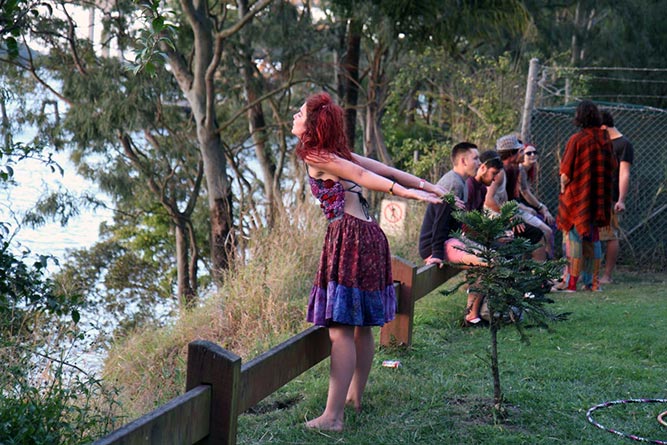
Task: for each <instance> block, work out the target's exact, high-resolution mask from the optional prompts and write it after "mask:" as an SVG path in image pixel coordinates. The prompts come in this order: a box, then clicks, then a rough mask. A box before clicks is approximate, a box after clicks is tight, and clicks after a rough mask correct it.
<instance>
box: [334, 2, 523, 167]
mask: <svg viewBox="0 0 667 445" xmlns="http://www.w3.org/2000/svg"><path fill="white" fill-rule="evenodd" d="M334 3H335V4H336V5H338V6H339V8H340V11H341V12H340V14H342V15H343V17H345V18H346V20H347V22H346V23H347V24H348V25H349V26H348V27H347V32H348V36H349V37H348V39H347V42H348V44H347V46H345V47H344V48H345V50H344V53H345V56H344V58H343V60H344V61H345V62H344V63H345V66H344V67H343V69H341V70H340V72H342V73H343V75H347V76H348V81H347V82H346V84H347V85H348V87H347V88H352V87H354V88H356V87H358V88H359V89H360V91H361V94H360V96H361V99H360V103H358V104H354V103H351V102H352V100H353V99H349V102H350V103H347V104H346V105H347V106H348V107H350V108H357V109H359V110H362V117H361V119H360V121H361V122H362V128H363V146H364V153H365V154H366V155H375V156H377V157H378V158H380V159H381V160H382V161H383V162H386V163H392V156H391V154H390V152H389V150H388V148H387V146H386V142H385V140H384V133H383V130H382V122H383V118H384V116H385V113H386V111H387V101H388V98H389V96H390V95H391V88H392V83H391V81H392V80H393V79H394V78H395V77H396V76H397V74H398V73H399V71H400V69H401V68H402V67H403V66H404V65H405V63H406V57H408V55H409V54H410V51H417V52H419V51H422V50H424V49H425V48H428V47H434V46H435V47H442V48H445V50H446V51H445V52H444V53H443V54H448V55H450V56H452V57H456V56H457V55H459V54H461V53H462V52H465V51H469V50H471V49H474V48H476V47H477V46H479V45H482V44H483V43H484V42H486V41H487V40H488V41H489V42H492V41H493V39H494V38H496V37H497V36H498V35H499V34H501V33H502V32H504V31H505V30H506V29H511V30H513V31H514V32H516V33H520V32H521V31H522V30H523V29H524V28H525V26H526V24H527V15H526V12H525V10H524V9H523V7H522V3H521V2H518V1H516V0H492V1H483V2H477V1H476V2H442V1H436V0H419V1H406V0H392V1H382V2H380V1H376V0H367V1H350V0H341V1H336V2H334ZM359 31H360V35H361V38H360V44H359V47H360V51H359V52H360V57H359V67H358V73H359V76H358V82H357V79H356V77H354V73H355V68H354V67H353V66H352V65H353V64H354V60H353V59H352V58H351V57H350V54H351V52H353V51H354V49H355V46H354V45H355V39H354V38H353V37H354V36H355V35H356V34H355V33H357V32H359ZM343 41H345V40H344V39H343ZM344 89H345V86H343V87H342V88H341V90H344ZM343 93H344V94H345V97H348V98H349V97H353V96H348V95H347V93H346V92H345V91H343Z"/></svg>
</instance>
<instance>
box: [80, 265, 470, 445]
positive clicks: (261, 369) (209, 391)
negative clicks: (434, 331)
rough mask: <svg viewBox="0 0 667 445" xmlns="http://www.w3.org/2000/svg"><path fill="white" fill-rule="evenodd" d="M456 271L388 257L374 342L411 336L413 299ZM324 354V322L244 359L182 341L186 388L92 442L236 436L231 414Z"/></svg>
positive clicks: (117, 444)
mask: <svg viewBox="0 0 667 445" xmlns="http://www.w3.org/2000/svg"><path fill="white" fill-rule="evenodd" d="M458 272H459V270H458V269H453V268H451V267H444V268H439V267H437V266H435V265H430V266H423V267H417V266H416V265H414V264H413V263H411V262H409V261H406V260H403V259H402V258H398V257H394V258H392V274H393V277H394V281H395V289H396V297H397V303H398V305H397V311H396V318H395V319H394V320H392V321H391V322H389V323H387V324H385V325H384V326H383V327H382V328H381V329H380V344H381V345H383V346H405V347H409V346H410V345H411V344H412V328H413V322H414V307H415V302H416V301H417V300H419V299H420V298H422V297H424V296H425V295H427V294H428V293H430V292H431V291H433V290H434V289H436V288H438V287H439V286H440V285H441V284H443V283H444V282H446V281H447V280H449V279H450V278H451V277H453V276H454V275H456V274H457V273H458ZM330 354H331V344H330V341H329V333H328V330H327V329H326V328H323V327H319V326H313V327H311V328H309V329H306V330H305V331H303V332H301V333H299V334H297V335H295V336H294V337H291V338H289V339H288V340H286V341H285V342H283V343H281V344H280V345H278V346H276V347H274V348H271V349H270V350H268V351H267V352H265V353H263V354H261V355H260V356H258V357H256V358H254V359H253V360H251V361H249V362H248V363H246V364H242V363H241V357H239V356H237V355H236V354H234V353H232V352H230V351H227V350H226V349H224V348H222V347H220V346H219V345H217V344H215V343H212V342H209V341H204V340H198V341H193V342H192V343H190V344H189V345H188V362H187V381H186V393H185V394H183V395H182V396H179V397H176V398H174V399H172V400H171V401H169V402H167V403H166V404H165V405H163V406H161V407H159V408H158V409H156V410H155V411H152V412H150V413H148V414H146V415H144V416H142V417H141V418H139V419H137V420H135V421H133V422H131V423H129V424H127V425H125V426H123V427H122V428H120V429H118V430H116V431H114V432H113V433H111V434H110V435H108V436H106V437H104V438H102V439H100V440H98V441H96V442H94V444H93V445H140V444H141V445H148V444H150V445H157V444H159V445H171V444H173V445H194V444H210V445H212V444H224V445H232V444H235V443H236V432H237V424H238V416H239V415H240V414H241V413H243V412H245V411H247V410H248V409H250V408H252V407H253V406H255V405H256V404H257V403H259V402H260V401H262V400H263V399H265V398H266V397H268V396H269V395H271V394H273V393H274V392H276V391H277V390H278V389H280V388H282V387H283V386H285V385H286V384H287V383H289V382H290V381H292V380H293V379H295V378H296V377H298V376H299V375H301V374H302V373H304V372H305V371H307V370H308V369H310V368H312V367H313V366H315V365H316V364H318V363H320V362H321V361H322V360H324V359H326V358H327V357H329V355H330Z"/></svg>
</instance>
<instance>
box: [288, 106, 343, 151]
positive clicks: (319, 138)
mask: <svg viewBox="0 0 667 445" xmlns="http://www.w3.org/2000/svg"><path fill="white" fill-rule="evenodd" d="M296 154H297V156H298V157H299V158H301V159H306V158H308V157H311V156H316V157H323V158H325V159H326V158H328V157H329V155H332V154H334V155H336V156H340V157H341V158H344V159H347V160H349V161H351V160H352V152H351V151H350V147H349V145H348V141H347V133H346V132H345V119H344V115H343V109H342V108H341V107H340V106H338V105H336V104H335V103H334V102H333V101H332V100H331V96H329V94H328V93H317V94H313V95H312V96H310V97H309V98H308V99H306V128H305V130H304V132H303V134H302V135H301V137H300V138H299V142H298V143H297V145H296Z"/></svg>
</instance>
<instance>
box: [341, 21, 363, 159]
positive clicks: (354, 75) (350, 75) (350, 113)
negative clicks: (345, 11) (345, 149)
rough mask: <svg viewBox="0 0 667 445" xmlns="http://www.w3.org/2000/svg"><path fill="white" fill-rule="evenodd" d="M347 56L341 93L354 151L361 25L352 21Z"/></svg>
mask: <svg viewBox="0 0 667 445" xmlns="http://www.w3.org/2000/svg"><path fill="white" fill-rule="evenodd" d="M345 46H346V48H345V55H344V56H343V59H342V60H341V67H340V68H341V69H340V70H341V72H342V76H341V88H340V90H341V93H342V97H343V98H344V102H345V131H346V132H347V140H348V142H349V144H350V149H352V150H354V141H355V133H356V124H357V105H358V101H359V58H360V57H361V23H360V22H359V21H358V20H357V19H354V18H353V19H350V21H349V22H348V26H347V39H346V45H345Z"/></svg>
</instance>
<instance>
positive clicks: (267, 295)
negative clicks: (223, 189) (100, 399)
mask: <svg viewBox="0 0 667 445" xmlns="http://www.w3.org/2000/svg"><path fill="white" fill-rule="evenodd" d="M277 221H278V222H277V223H276V226H275V227H274V228H273V229H272V230H270V231H269V230H261V231H257V232H256V233H253V234H252V236H251V237H250V240H249V242H248V245H247V251H246V255H245V257H246V262H245V263H244V264H241V263H240V261H241V260H238V261H239V262H237V263H235V264H233V265H232V267H231V268H230V270H229V271H227V272H226V273H225V274H224V281H223V283H224V284H223V285H222V286H221V287H220V288H219V289H218V290H217V292H216V293H215V294H213V295H211V296H210V297H207V298H206V299H205V301H203V302H202V303H201V304H200V305H199V306H198V307H196V308H194V309H192V310H191V311H189V312H187V313H182V314H180V316H179V317H178V319H177V320H176V321H175V322H174V323H173V324H171V325H169V326H165V327H148V328H144V329H141V330H138V331H136V332H134V333H132V334H129V335H128V336H126V337H125V338H123V339H119V340H117V341H116V343H115V344H114V346H113V347H112V348H111V350H110V351H109V354H108V356H107V359H106V361H105V364H104V370H103V376H104V378H105V379H106V380H108V381H110V383H113V384H114V385H116V386H117V387H119V388H120V391H121V393H120V400H119V402H120V404H121V410H122V412H123V415H124V416H126V419H124V420H125V421H127V420H131V419H133V418H136V417H138V416H140V415H143V414H145V413H147V412H149V411H151V410H153V409H155V407H157V406H159V405H160V404H163V403H164V402H166V401H168V400H169V399H171V398H173V397H175V396H176V395H178V394H182V393H183V391H184V388H185V370H186V361H187V345H188V343H190V342H192V341H194V340H200V339H201V340H208V341H212V342H214V343H217V344H220V345H221V346H222V347H224V348H225V349H228V350H230V351H232V352H234V353H235V354H237V355H239V356H240V357H242V359H243V361H244V362H245V361H248V360H249V359H251V358H252V357H254V356H256V355H258V354H259V353H262V352H264V351H266V350H268V349H269V348H270V347H272V346H274V345H276V344H278V343H280V342H281V341H283V340H285V339H287V338H289V337H291V336H292V335H294V334H296V333H298V332H300V331H302V330H303V329H305V328H306V322H305V307H306V303H307V298H308V294H309V291H310V287H311V285H312V281H313V277H314V274H315V271H316V268H317V262H318V260H319V255H320V249H321V246H322V240H323V236H324V232H325V230H326V222H325V220H324V218H323V217H322V213H321V210H320V209H319V208H318V207H317V206H315V205H313V204H312V203H311V202H308V203H305V204H303V205H301V206H299V207H296V208H291V209H289V210H288V213H286V214H284V215H281V217H280V218H278V219H277Z"/></svg>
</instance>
